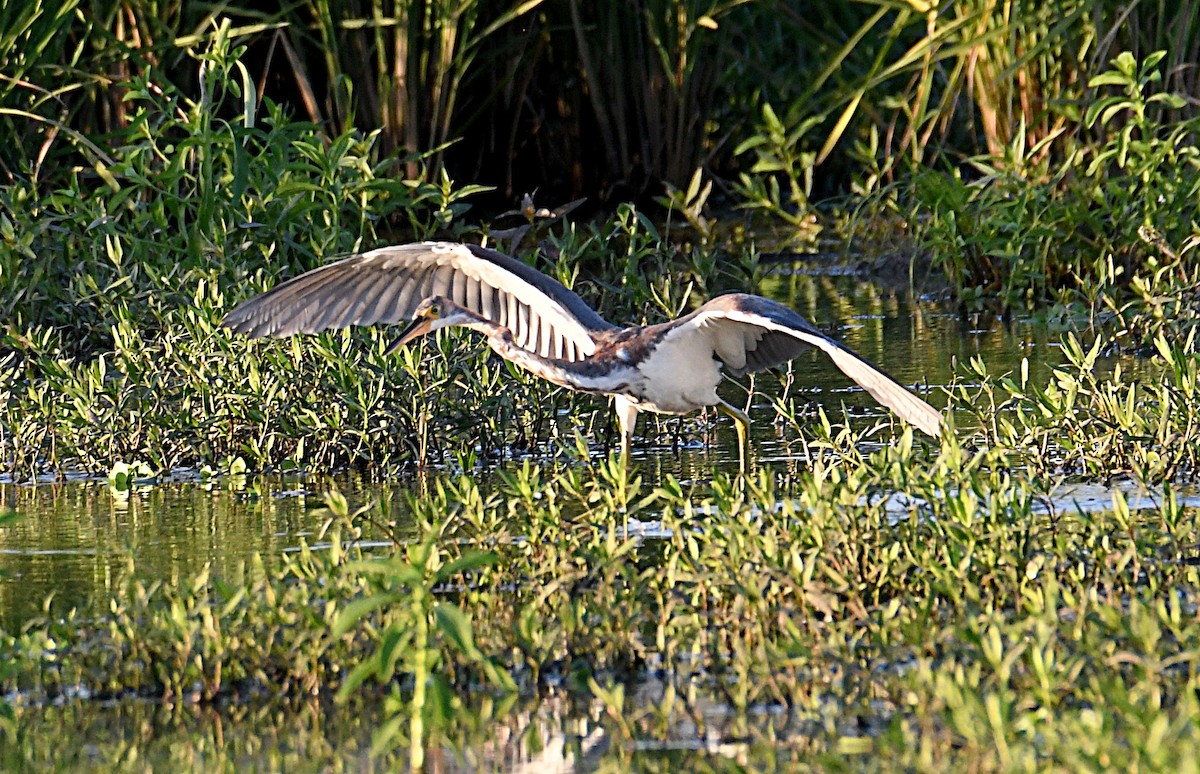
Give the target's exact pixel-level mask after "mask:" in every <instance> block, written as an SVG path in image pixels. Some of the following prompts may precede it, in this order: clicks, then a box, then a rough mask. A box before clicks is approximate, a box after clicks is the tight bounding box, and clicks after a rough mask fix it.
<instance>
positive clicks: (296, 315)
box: [223, 242, 613, 360]
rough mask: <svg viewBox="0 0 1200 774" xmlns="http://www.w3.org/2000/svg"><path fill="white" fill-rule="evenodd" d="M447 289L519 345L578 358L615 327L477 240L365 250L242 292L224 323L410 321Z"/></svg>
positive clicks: (257, 327)
mask: <svg viewBox="0 0 1200 774" xmlns="http://www.w3.org/2000/svg"><path fill="white" fill-rule="evenodd" d="M438 295H440V296H445V297H447V298H450V299H451V300H452V301H454V302H455V303H457V304H460V305H462V306H464V307H466V308H467V309H470V310H471V311H473V312H475V313H477V314H480V315H482V316H483V317H485V318H487V319H489V320H492V321H494V322H497V323H499V324H500V325H504V326H507V327H509V328H510V329H512V331H513V338H514V340H516V341H517V342H518V344H519V345H520V346H522V347H524V348H526V349H530V350H532V351H540V352H542V353H548V352H556V353H558V352H561V353H562V354H563V357H565V358H566V359H570V360H578V359H582V358H584V357H586V356H588V355H590V354H591V353H592V352H593V351H595V348H596V342H595V338H594V334H596V333H598V332H600V331H604V330H608V329H610V328H612V327H613V326H612V325H611V324H610V323H608V322H607V321H605V320H604V318H602V317H601V316H600V315H598V314H597V313H596V312H595V311H594V310H593V309H592V308H591V307H589V306H588V305H587V304H586V303H585V302H584V300H583V299H582V298H580V297H579V296H578V295H576V294H575V293H574V292H573V291H571V290H569V289H568V288H566V287H565V286H564V285H562V284H561V283H559V282H557V281H555V280H554V279H552V278H550V277H547V276H546V275H544V274H542V273H541V272H539V271H537V270H536V269H534V268H532V267H531V266H528V265H526V264H524V263H522V262H520V261H518V260H515V259H513V258H509V257H508V256H505V255H501V254H500V253H497V252H495V251H493V250H488V249H486V248H482V247H477V246H474V245H464V244H454V243H449V242H424V243H420V244H409V245H397V246H394V247H384V248H381V249H378V250H372V251H371V252H368V253H362V254H360V255H354V256H351V257H349V258H344V259H342V260H340V261H337V262H336V263H331V264H329V265H327V266H322V267H320V268H317V269H313V270H312V271H309V272H307V273H305V274H301V275H300V276H298V277H295V278H294V279H291V280H289V281H287V282H284V283H283V284H281V285H278V286H276V287H275V288H274V289H272V290H270V291H268V292H266V293H264V294H262V295H260V296H257V297H255V298H252V299H250V300H249V301H246V302H245V303H243V304H242V305H241V306H239V307H237V308H236V309H234V310H233V311H232V312H230V313H229V314H228V315H226V317H225V320H224V321H223V324H224V325H225V327H227V328H230V329H231V330H233V331H236V332H238V333H244V334H246V335H249V336H255V337H259V336H278V337H282V336H290V335H292V334H294V333H316V332H318V331H322V330H325V329H327V328H345V327H346V326H349V325H376V324H381V323H398V322H406V321H408V320H409V319H410V318H411V317H412V315H413V313H414V312H415V311H416V309H417V306H418V305H420V303H421V302H422V301H424V300H425V299H426V298H430V297H433V296H438Z"/></svg>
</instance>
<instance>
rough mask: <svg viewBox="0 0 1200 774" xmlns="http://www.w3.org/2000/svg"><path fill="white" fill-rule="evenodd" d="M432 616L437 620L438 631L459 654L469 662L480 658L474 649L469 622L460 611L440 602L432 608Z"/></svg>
mask: <svg viewBox="0 0 1200 774" xmlns="http://www.w3.org/2000/svg"><path fill="white" fill-rule="evenodd" d="M433 614H434V617H435V619H436V620H437V627H438V631H440V632H441V633H442V634H443V635H445V636H446V637H447V638H448V639H449V640H450V641H451V642H453V643H454V646H455V647H456V648H458V650H459V652H461V653H462V654H463V655H465V656H467V657H468V658H470V659H471V660H476V659H478V658H480V657H481V656H482V654H481V653H480V652H479V649H478V648H477V647H475V632H474V630H473V629H472V627H471V620H470V619H469V618H467V615H466V614H465V613H464V612H463V611H462V610H460V609H458V607H457V606H456V605H451V604H449V603H446V602H442V603H439V604H438V605H437V606H436V607H434V610H433Z"/></svg>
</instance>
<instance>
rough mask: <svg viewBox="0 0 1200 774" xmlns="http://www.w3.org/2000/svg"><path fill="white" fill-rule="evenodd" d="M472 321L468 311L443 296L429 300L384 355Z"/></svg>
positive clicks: (419, 307)
mask: <svg viewBox="0 0 1200 774" xmlns="http://www.w3.org/2000/svg"><path fill="white" fill-rule="evenodd" d="M472 319H473V318H472V316H471V315H470V314H469V313H468V312H467V310H465V309H463V308H462V307H461V306H459V305H458V304H456V303H454V302H453V301H449V300H447V299H445V298H442V297H441V296H434V297H433V298H427V299H425V300H424V301H422V302H421V305H420V306H418V307H417V311H415V312H413V316H412V321H411V322H410V323H409V324H408V327H406V328H405V329H404V330H403V331H402V332H401V333H400V336H399V337H398V338H397V339H396V340H395V341H393V342H392V343H391V346H389V347H388V348H387V349H386V350H384V354H385V355H390V354H391V353H393V352H395V351H396V350H397V349H400V347H403V346H404V345H405V344H407V343H409V342H410V341H413V340H414V339H416V338H419V337H421V336H424V335H425V334H427V333H433V332H434V331H436V330H441V329H442V328H449V327H450V326H451V325H464V324H466V323H469V322H471V321H472Z"/></svg>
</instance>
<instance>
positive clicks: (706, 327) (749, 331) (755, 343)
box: [667, 293, 942, 438]
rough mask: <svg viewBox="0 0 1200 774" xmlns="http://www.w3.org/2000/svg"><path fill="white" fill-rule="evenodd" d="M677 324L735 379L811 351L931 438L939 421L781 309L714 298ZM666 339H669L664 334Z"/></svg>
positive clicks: (739, 298)
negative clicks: (700, 339)
mask: <svg viewBox="0 0 1200 774" xmlns="http://www.w3.org/2000/svg"><path fill="white" fill-rule="evenodd" d="M679 323H680V325H681V327H682V326H687V327H691V328H694V329H696V330H697V331H705V332H707V333H708V334H709V336H710V338H711V340H712V342H713V354H714V355H715V356H716V357H717V358H718V359H720V360H721V362H722V363H724V364H725V367H726V370H728V371H729V372H731V373H733V374H734V375H741V374H744V373H754V372H757V371H763V370H766V369H768V368H773V367H775V366H778V365H782V364H783V363H786V362H788V361H789V360H791V359H793V358H795V357H796V356H798V355H800V354H801V353H802V352H804V351H805V350H807V349H808V348H809V347H816V348H817V349H819V350H821V351H822V352H824V353H825V354H827V355H829V357H830V358H831V359H832V360H833V362H834V365H836V366H837V367H838V368H839V369H841V371H842V373H844V374H846V376H849V377H850V378H851V379H853V380H854V381H855V382H856V383H857V384H858V385H859V386H860V387H862V388H863V389H864V390H866V391H867V392H868V393H870V395H871V397H873V398H875V400H877V401H879V403H880V404H881V405H883V406H886V407H887V408H889V409H891V410H892V411H894V412H896V414H897V415H898V416H900V417H901V418H902V419H905V420H906V421H908V422H911V423H912V424H914V425H916V426H917V428H919V429H920V430H922V431H924V432H925V433H928V434H929V435H931V436H933V437H935V438H936V437H938V436H940V435H941V432H942V415H941V414H940V413H938V411H937V410H936V409H935V408H933V407H932V406H930V405H929V404H928V403H926V402H925V401H923V400H921V399H920V398H918V397H917V396H916V395H913V394H912V393H911V392H909V391H908V389H906V388H905V387H904V386H902V385H901V384H900V383H899V382H897V381H896V380H895V379H893V378H892V377H890V376H888V375H887V374H886V373H884V372H883V371H882V370H881V369H880V368H878V367H877V366H875V365H874V364H872V363H871V362H870V361H868V360H867V359H866V358H864V357H862V356H861V355H858V354H857V353H855V352H854V351H852V350H850V349H849V348H847V347H846V346H845V345H843V344H841V343H839V342H837V341H835V340H834V339H831V338H830V337H828V336H826V335H825V334H824V333H821V331H819V330H817V329H816V328H815V327H814V326H813V325H812V323H810V322H808V320H805V319H804V318H803V317H801V316H800V315H799V314H797V313H796V312H794V311H792V310H791V309H789V308H788V307H786V306H784V305H783V304H778V303H776V302H774V301H771V300H770V299H766V298H762V297H761V296H751V295H745V294H742V293H731V294H729V295H725V296H718V297H717V298H714V299H713V300H711V301H709V302H708V303H707V304H704V305H703V306H701V307H700V308H699V309H697V310H696V311H695V312H693V313H692V314H690V315H688V316H687V317H684V318H681V319H680V320H679ZM667 335H670V334H667Z"/></svg>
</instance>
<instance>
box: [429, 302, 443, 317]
mask: <svg viewBox="0 0 1200 774" xmlns="http://www.w3.org/2000/svg"><path fill="white" fill-rule="evenodd" d="M429 314H431V315H433V316H434V317H441V316H442V305H441V304H430V305H429Z"/></svg>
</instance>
